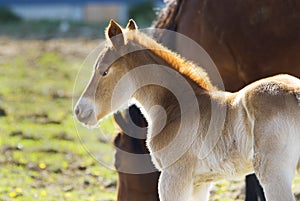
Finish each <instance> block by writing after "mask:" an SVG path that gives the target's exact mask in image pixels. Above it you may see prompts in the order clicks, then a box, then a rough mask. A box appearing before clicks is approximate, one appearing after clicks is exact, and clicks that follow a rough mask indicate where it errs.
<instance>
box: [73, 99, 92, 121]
mask: <svg viewBox="0 0 300 201" xmlns="http://www.w3.org/2000/svg"><path fill="white" fill-rule="evenodd" d="M74 113H75V115H76V118H77V119H78V121H80V122H81V123H83V124H90V123H92V122H93V123H94V120H95V113H94V104H93V102H92V101H90V100H89V99H86V98H83V99H81V100H80V101H78V103H77V105H76V106H75V109H74Z"/></svg>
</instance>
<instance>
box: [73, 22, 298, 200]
mask: <svg viewBox="0 0 300 201" xmlns="http://www.w3.org/2000/svg"><path fill="white" fill-rule="evenodd" d="M106 34H107V42H109V43H111V46H110V47H107V48H106V49H105V50H103V52H102V53H101V54H100V56H99V58H98V60H97V61H96V63H95V70H94V73H93V76H92V78H91V80H90V82H89V84H88V86H87V88H86V89H85V91H84V92H83V94H82V96H81V98H80V100H79V101H78V103H77V106H76V109H75V113H76V115H77V118H78V120H79V121H80V122H82V123H83V124H84V125H86V126H95V125H97V123H98V121H99V120H101V119H102V118H104V117H105V116H107V115H108V114H110V113H112V112H115V111H117V110H119V109H121V108H123V107H125V106H128V104H129V102H128V101H130V100H133V102H134V103H137V104H138V105H139V106H140V107H141V110H142V112H143V114H144V115H145V117H146V118H147V121H148V133H147V146H148V148H149V150H150V154H151V157H152V161H153V163H154V165H155V166H156V167H157V168H158V169H159V170H160V171H161V175H160V179H159V187H158V188H159V189H158V190H159V197H160V200H161V201H185V200H200V199H201V200H208V198H209V188H210V185H211V183H212V182H214V181H217V180H219V179H231V178H234V177H236V176H241V175H246V174H249V173H251V172H255V173H256V174H257V176H258V178H259V180H260V182H261V184H262V185H263V187H264V190H265V193H266V198H267V200H269V201H283V200H285V201H293V200H295V198H294V196H293V194H292V190H291V184H292V180H293V177H294V173H295V170H296V168H297V166H298V169H300V123H299V122H300V80H299V79H297V78H295V77H292V76H289V75H278V76H274V77H269V78H266V79H262V80H259V81H257V82H254V83H252V84H250V85H248V86H246V87H245V88H243V89H242V90H240V91H238V92H236V93H229V92H224V91H220V90H218V89H217V88H215V87H214V86H213V85H212V84H211V82H210V80H209V78H208V77H207V75H206V73H205V72H204V70H203V69H202V68H200V67H198V66H196V65H195V64H193V63H191V62H189V61H186V60H185V59H183V58H181V57H180V56H179V55H177V54H175V53H173V52H171V51H170V50H168V49H167V48H165V47H163V46H161V45H160V44H158V43H157V42H155V41H154V40H153V39H151V38H149V37H147V36H146V35H144V34H142V33H140V32H139V31H138V30H136V25H135V23H134V21H133V20H130V21H129V23H128V25H127V28H126V29H124V30H123V29H122V28H121V27H120V26H119V25H118V24H116V23H115V22H114V21H111V23H110V24H109V26H108V28H107V31H106ZM133 50H134V51H133ZM174 72H175V73H174Z"/></svg>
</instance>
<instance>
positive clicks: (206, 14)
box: [117, 0, 300, 201]
mask: <svg viewBox="0 0 300 201" xmlns="http://www.w3.org/2000/svg"><path fill="white" fill-rule="evenodd" d="M154 27H157V28H162V29H169V30H173V31H177V32H179V33H182V34H184V35H186V36H188V37H189V38H191V39H193V40H194V41H196V42H197V43H198V44H200V45H201V46H202V47H203V48H204V49H205V50H206V51H207V52H208V54H209V55H210V56H211V57H212V59H213V61H214V62H215V64H216V66H217V67H218V70H219V72H220V74H221V77H222V79H223V82H224V85H225V88H226V90H228V91H235V90H238V89H240V88H242V87H243V86H245V85H246V84H248V83H250V82H252V81H255V80H257V79H260V78H263V77H267V76H271V75H274V74H278V73H288V74H292V75H295V76H298V77H299V76H300V67H299V65H300V57H299V56H298V54H299V52H300V2H299V1H295V0H288V1H282V0H274V1H268V0H262V1H253V0H245V1H238V0H228V1H217V0H211V1H207V0H186V1H184V0H173V1H169V2H168V5H167V6H166V8H165V9H164V10H162V12H161V13H160V15H159V17H158V20H157V21H156V22H155V24H154ZM161 40H162V41H164V39H163V36H162V39H161ZM166 43H167V42H166ZM297 66H298V67H297ZM130 110H136V108H135V107H134V106H133V107H131V108H130ZM135 114H138V113H135ZM139 116H140V117H137V116H136V115H134V117H132V118H135V119H136V118H142V117H141V115H139ZM117 122H119V123H121V124H123V125H124V123H125V124H126V122H128V121H127V120H126V119H124V118H123V119H122V118H118V121H117ZM141 135H142V134H141ZM122 136H123V138H122ZM120 137H121V138H122V139H123V141H122V142H123V143H122V144H123V145H124V146H125V145H126V146H128V145H131V146H133V147H136V146H137V147H140V148H142V147H143V146H144V145H143V144H141V143H136V144H133V143H132V139H131V138H125V135H124V134H122V135H121V136H120ZM132 150H134V149H132ZM123 162H126V159H124V160H123V159H121V158H119V159H118V161H117V163H123ZM139 177H140V178H141V179H143V178H144V175H143V174H141V175H139ZM155 178H157V176H156V174H155V176H154V179H155ZM128 179H129V180H128V181H127V182H124V181H123V180H126V178H125V177H123V178H121V177H120V181H119V189H122V188H121V186H122V184H124V185H125V183H126V185H130V183H131V182H130V177H128ZM144 181H145V182H147V181H146V180H144ZM251 181H252V182H251ZM255 182H256V179H255V177H248V178H247V184H246V186H247V191H246V192H247V193H246V200H247V201H255V200H257V196H256V193H255V191H257V190H258V191H260V194H261V195H260V196H262V193H261V192H262V191H261V189H259V188H256V187H255V186H254V187H253V184H251V183H255ZM149 185H150V186H152V187H153V185H156V183H155V182H153V180H151V182H149ZM154 187H155V186H154ZM123 189H124V188H123ZM141 190H142V189H141ZM141 190H139V191H141ZM136 191H137V190H134V191H132V190H128V191H127V192H124V191H122V194H132V195H133V196H134V194H135V192H136ZM153 193H154V194H156V193H157V192H155V191H154V192H153ZM118 194H120V192H119V193H118ZM137 195H138V194H137ZM118 200H119V201H121V200H122V201H123V200H126V199H123V198H122V196H118ZM143 200H145V199H143ZM157 200H158V198H157ZM261 200H264V198H263V197H261Z"/></svg>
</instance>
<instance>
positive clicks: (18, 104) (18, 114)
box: [0, 42, 116, 201]
mask: <svg viewBox="0 0 300 201" xmlns="http://www.w3.org/2000/svg"><path fill="white" fill-rule="evenodd" d="M15 45H16V46H18V43H17V42H16V43H15ZM23 45H24V44H23ZM96 45H97V44H95V46H96ZM39 48H41V49H43V48H44V47H43V44H41V45H40V46H39ZM20 53H22V54H20ZM83 58H84V57H83ZM83 58H76V57H75V56H73V57H72V56H68V55H63V54H61V53H60V52H55V51H51V50H50V51H48V50H46V51H40V50H39V49H37V50H34V49H29V51H28V52H18V54H16V55H9V56H8V57H6V58H1V60H0V63H1V65H0V70H1V74H0V108H2V109H4V110H5V113H6V114H7V115H6V116H3V117H0V125H1V127H0V133H1V138H0V151H1V156H0V163H1V169H0V200H11V199H14V200H26V201H30V200H37V199H38V200H114V199H115V183H116V174H115V172H114V171H113V170H111V169H109V168H106V167H105V166H103V165H101V164H100V163H99V162H98V161H96V160H95V159H94V158H93V157H91V155H95V154H101V155H103V156H105V160H107V161H108V162H111V161H112V156H113V154H112V153H113V147H112V145H111V143H109V140H110V139H107V141H108V142H106V143H105V142H102V141H101V140H99V139H98V138H99V135H97V132H98V133H100V132H101V131H100V130H98V131H97V132H96V133H95V135H91V133H90V132H89V131H87V130H86V129H82V128H81V129H80V130H79V136H80V137H81V139H82V140H80V138H79V136H78V133H77V130H76V129H75V126H74V120H73V117H72V90H73V85H74V79H75V77H76V73H77V71H78V68H79V66H80V64H81V62H82V61H83ZM103 124H104V127H105V128H106V129H104V132H105V133H109V134H107V135H106V137H107V136H108V137H107V138H109V137H110V138H111V137H112V131H113V126H112V123H111V120H110V119H109V120H107V121H106V122H103ZM86 136H87V137H86ZM83 145H85V146H83ZM87 149H88V151H89V152H88V151H87ZM103 160H104V159H103Z"/></svg>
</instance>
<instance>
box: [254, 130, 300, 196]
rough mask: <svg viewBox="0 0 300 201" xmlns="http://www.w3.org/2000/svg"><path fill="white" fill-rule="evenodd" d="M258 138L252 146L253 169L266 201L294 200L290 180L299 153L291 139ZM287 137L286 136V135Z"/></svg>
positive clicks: (274, 136)
mask: <svg viewBox="0 0 300 201" xmlns="http://www.w3.org/2000/svg"><path fill="white" fill-rule="evenodd" d="M268 137H273V139H272V138H268V139H269V140H268V141H269V142H267V141H263V143H262V144H260V145H259V143H260V142H259V140H258V142H256V144H255V147H254V170H255V173H256V175H257V177H258V179H259V181H260V183H261V184H262V186H263V189H264V192H265V196H266V199H267V200H268V201H283V200H284V201H294V200H295V198H294V195H293V193H292V181H293V178H294V173H295V169H296V165H297V161H298V157H299V154H298V153H297V150H296V149H295V147H298V145H295V144H294V143H292V142H291V141H288V140H286V141H279V142H278V141H276V137H278V136H276V135H273V136H268ZM287 138H288V137H287Z"/></svg>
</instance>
